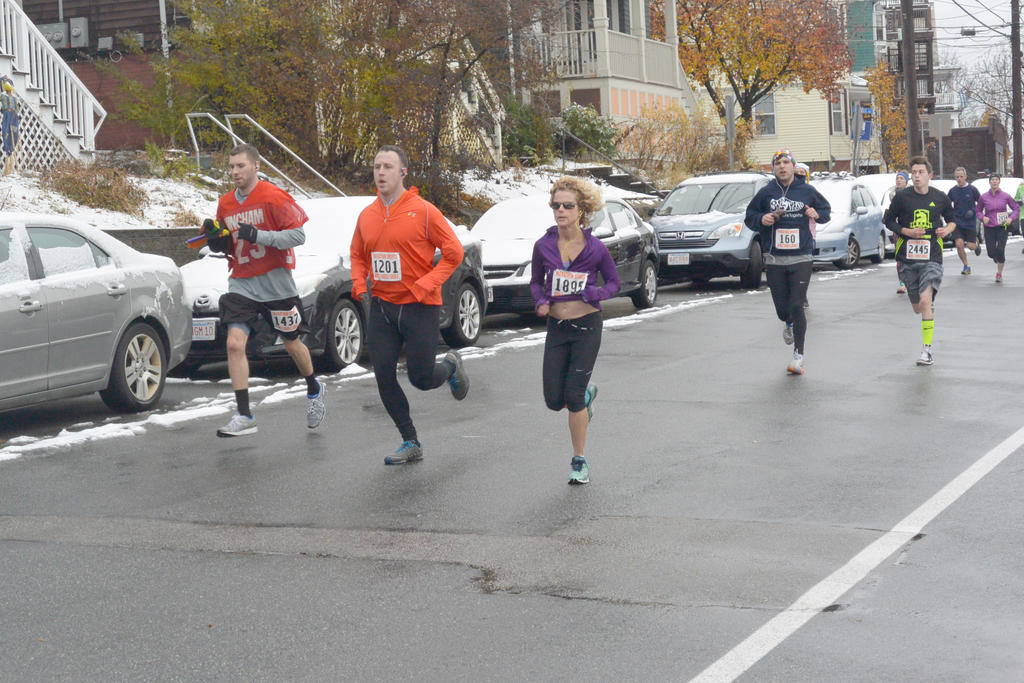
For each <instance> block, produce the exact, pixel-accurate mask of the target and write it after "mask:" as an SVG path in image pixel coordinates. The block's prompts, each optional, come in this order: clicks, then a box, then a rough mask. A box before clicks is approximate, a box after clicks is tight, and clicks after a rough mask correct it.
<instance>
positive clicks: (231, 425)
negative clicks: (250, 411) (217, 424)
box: [217, 413, 257, 436]
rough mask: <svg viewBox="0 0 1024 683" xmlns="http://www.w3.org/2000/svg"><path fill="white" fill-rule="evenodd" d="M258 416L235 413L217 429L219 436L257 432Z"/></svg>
mask: <svg viewBox="0 0 1024 683" xmlns="http://www.w3.org/2000/svg"><path fill="white" fill-rule="evenodd" d="M256 431H257V430H256V418H255V417H252V416H250V415H242V414H241V413H235V414H234V415H233V416H232V417H231V421H230V422H228V423H227V424H226V425H224V426H223V427H221V428H220V429H218V430H217V436H245V435H246V434H255V433H256Z"/></svg>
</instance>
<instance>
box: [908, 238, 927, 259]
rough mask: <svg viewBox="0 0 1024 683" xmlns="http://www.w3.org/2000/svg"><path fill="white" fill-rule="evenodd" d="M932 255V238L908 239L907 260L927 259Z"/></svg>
mask: <svg viewBox="0 0 1024 683" xmlns="http://www.w3.org/2000/svg"><path fill="white" fill-rule="evenodd" d="M931 255H932V243H931V240H907V260H908V261H927V260H929V259H930V258H931Z"/></svg>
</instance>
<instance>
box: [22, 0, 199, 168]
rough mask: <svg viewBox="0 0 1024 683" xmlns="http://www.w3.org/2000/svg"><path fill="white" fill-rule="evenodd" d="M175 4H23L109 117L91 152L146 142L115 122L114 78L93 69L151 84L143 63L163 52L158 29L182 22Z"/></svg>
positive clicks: (95, 0) (142, 0)
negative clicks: (162, 7)
mask: <svg viewBox="0 0 1024 683" xmlns="http://www.w3.org/2000/svg"><path fill="white" fill-rule="evenodd" d="M177 4H178V3H175V2H173V0H165V1H164V2H163V3H161V2H160V0H23V2H22V6H23V8H24V10H25V13H26V14H27V15H28V17H29V18H30V19H31V20H32V22H33V23H34V24H35V25H36V26H37V27H38V28H39V29H40V31H42V33H43V35H44V36H46V38H47V39H48V40H49V41H50V44H51V45H53V47H54V48H56V49H57V51H58V52H59V54H60V56H61V57H62V58H63V59H64V60H65V61H66V62H67V63H68V64H69V65H70V66H71V68H72V69H73V70H74V72H75V75H76V76H78V78H79V79H81V81H82V83H83V84H84V85H85V86H86V87H87V88H88V89H89V90H90V91H91V92H92V93H93V94H94V95H95V97H96V99H98V100H99V101H100V103H101V104H102V105H103V107H104V108H105V109H106V110H107V112H108V113H109V116H108V117H107V120H106V121H105V122H104V124H103V127H102V128H101V129H100V131H99V133H98V134H97V136H96V147H97V149H140V148H142V147H143V146H144V144H145V142H146V140H147V138H149V137H151V136H150V135H148V134H147V133H146V131H144V130H143V129H141V128H139V127H138V126H136V125H134V124H132V123H130V122H128V121H124V120H121V119H120V118H119V117H118V116H117V110H118V106H117V104H118V99H119V98H120V97H121V93H120V87H119V78H118V77H116V76H115V75H113V74H112V73H110V69H109V68H108V69H106V70H105V69H102V68H100V67H99V66H98V64H101V63H105V64H109V65H110V67H111V68H112V69H113V70H114V72H115V73H116V74H117V75H118V76H123V77H127V78H130V79H132V80H137V81H140V82H142V83H147V84H151V83H152V80H153V76H152V73H151V71H150V69H149V66H148V58H149V54H151V53H157V54H159V53H161V52H162V51H163V50H164V49H165V45H164V38H163V35H164V32H163V29H164V28H169V27H172V26H175V25H182V24H185V23H186V22H187V21H188V19H187V17H186V16H185V15H183V14H182V12H181V10H179V9H177ZM161 5H164V14H163V15H161V12H160V9H161ZM139 48H141V49H142V54H139V53H138V49H139Z"/></svg>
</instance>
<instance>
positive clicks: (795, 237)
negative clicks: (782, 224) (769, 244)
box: [775, 228, 800, 249]
mask: <svg viewBox="0 0 1024 683" xmlns="http://www.w3.org/2000/svg"><path fill="white" fill-rule="evenodd" d="M775 248H776V249H799V248H800V228H779V229H778V230H776V231H775Z"/></svg>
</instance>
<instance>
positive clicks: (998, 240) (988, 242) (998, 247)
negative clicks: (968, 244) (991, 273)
mask: <svg viewBox="0 0 1024 683" xmlns="http://www.w3.org/2000/svg"><path fill="white" fill-rule="evenodd" d="M1009 236H1010V231H1009V230H1007V229H1006V228H1004V227H1002V226H1001V225H1000V226H996V227H994V228H993V227H990V226H988V225H986V226H985V253H986V254H988V257H989V258H990V259H992V260H993V261H995V262H996V263H1006V239H1007V238H1008V237H1009Z"/></svg>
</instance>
